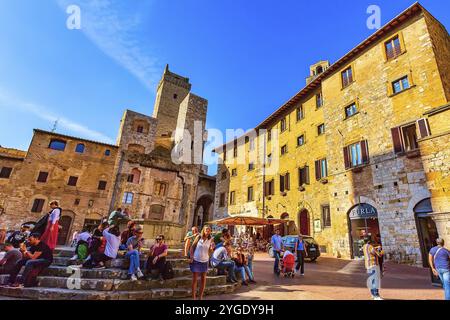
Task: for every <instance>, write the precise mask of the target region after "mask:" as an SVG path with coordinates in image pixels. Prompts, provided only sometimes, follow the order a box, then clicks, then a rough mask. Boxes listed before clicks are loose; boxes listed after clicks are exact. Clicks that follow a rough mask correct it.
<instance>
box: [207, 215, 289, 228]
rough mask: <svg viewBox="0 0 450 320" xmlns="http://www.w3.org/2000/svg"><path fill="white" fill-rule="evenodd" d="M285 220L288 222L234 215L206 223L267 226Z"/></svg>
mask: <svg viewBox="0 0 450 320" xmlns="http://www.w3.org/2000/svg"><path fill="white" fill-rule="evenodd" d="M285 222H288V220H284V219H265V218H258V217H244V216H236V217H227V218H224V219H220V220H214V221H210V222H207V224H217V225H229V226H267V225H271V224H281V223H285Z"/></svg>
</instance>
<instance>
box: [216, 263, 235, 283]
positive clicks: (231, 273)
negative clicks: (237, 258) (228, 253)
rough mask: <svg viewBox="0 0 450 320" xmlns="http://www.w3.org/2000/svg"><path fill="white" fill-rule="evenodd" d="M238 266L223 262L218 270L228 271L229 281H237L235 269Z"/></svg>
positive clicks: (218, 266)
mask: <svg viewBox="0 0 450 320" xmlns="http://www.w3.org/2000/svg"><path fill="white" fill-rule="evenodd" d="M235 267H236V264H235V263H234V261H221V262H220V263H219V264H218V265H217V266H216V268H217V269H219V270H227V273H228V274H227V278H228V280H236V275H235V274H234V268H235Z"/></svg>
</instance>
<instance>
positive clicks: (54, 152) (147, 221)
mask: <svg viewBox="0 0 450 320" xmlns="http://www.w3.org/2000/svg"><path fill="white" fill-rule="evenodd" d="M190 90H191V84H190V83H189V79H187V78H184V77H181V76H179V75H177V74H175V73H173V72H171V71H170V70H169V68H168V66H166V69H165V70H164V73H163V76H162V79H161V81H160V82H159V85H158V89H157V95H156V101H155V106H154V114H153V116H148V115H144V114H140V113H137V112H134V111H131V110H126V111H125V112H124V115H123V117H122V120H121V124H120V129H119V134H118V138H117V143H116V145H109V144H104V143H100V142H95V141H89V140H86V139H82V138H76V137H71V136H67V135H62V134H59V133H54V132H46V131H42V130H34V135H33V139H32V141H31V144H30V147H29V149H28V150H27V151H20V150H14V149H6V148H1V149H0V169H1V173H0V229H1V228H5V229H14V228H18V226H19V225H20V224H21V223H24V222H27V221H36V219H38V218H39V217H40V216H42V214H43V212H45V211H46V210H48V209H47V206H48V203H49V201H50V200H53V199H56V200H59V201H60V203H61V207H62V208H63V216H62V218H61V220H60V223H61V225H62V230H61V232H60V239H59V243H60V244H63V243H67V241H68V239H69V238H70V235H71V233H72V232H73V231H74V230H80V229H82V228H83V227H92V226H95V225H96V224H98V223H99V222H100V220H101V218H102V217H105V216H107V215H108V214H109V212H110V211H111V210H113V209H114V208H118V207H121V208H122V209H125V208H128V209H129V212H130V213H131V216H132V217H133V218H134V219H137V220H139V221H140V223H141V224H142V225H143V226H144V233H145V237H146V238H148V239H150V238H153V237H154V236H155V235H157V234H159V233H162V234H165V236H166V239H167V240H168V241H169V242H172V243H174V242H175V243H176V242H178V241H180V240H181V239H182V238H183V236H184V233H185V230H186V228H188V227H191V226H192V225H193V223H194V221H195V223H197V222H199V220H198V217H197V216H195V217H194V215H196V214H198V211H199V209H200V208H202V209H203V208H205V212H207V213H206V217H205V219H207V220H210V219H211V218H212V212H211V209H210V208H209V207H206V205H205V204H204V202H205V196H208V194H209V199H211V203H212V198H213V194H214V186H213V187H212V189H211V180H213V182H215V179H214V178H212V177H210V176H208V175H207V174H206V172H205V168H204V167H203V165H202V154H203V138H204V137H205V135H204V131H205V122H206V112H207V100H205V99H203V98H200V97H198V96H196V95H194V94H193V93H191V92H190ZM195 128H197V131H199V132H195V131H196V130H195ZM185 132H189V134H186V133H185ZM194 134H197V135H196V136H194ZM176 144H178V148H176ZM184 145H187V146H189V150H184V154H190V155H192V157H191V159H194V158H197V160H198V161H197V162H195V163H194V162H193V161H188V160H189V159H186V158H182V160H183V161H179V158H180V157H179V154H177V153H176V152H174V150H180V149H182V147H179V146H184ZM205 184H206V185H207V186H209V189H208V188H206V189H205V188H204V187H203V186H204V185H205ZM199 186H200V187H199ZM199 188H200V189H201V190H200V193H199V194H198V197H197V193H198V191H197V190H198V189H199ZM205 219H203V220H201V222H202V223H203V222H204V221H205Z"/></svg>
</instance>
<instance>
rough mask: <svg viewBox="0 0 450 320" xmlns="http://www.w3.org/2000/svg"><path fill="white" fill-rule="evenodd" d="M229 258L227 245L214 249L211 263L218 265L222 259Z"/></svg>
mask: <svg viewBox="0 0 450 320" xmlns="http://www.w3.org/2000/svg"><path fill="white" fill-rule="evenodd" d="M227 259H228V252H227V249H226V248H225V247H220V248H219V249H216V250H214V253H213V255H212V257H211V264H212V265H213V266H214V267H216V266H217V265H218V264H219V263H221V262H222V261H225V260H227Z"/></svg>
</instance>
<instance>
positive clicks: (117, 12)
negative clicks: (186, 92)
mask: <svg viewBox="0 0 450 320" xmlns="http://www.w3.org/2000/svg"><path fill="white" fill-rule="evenodd" d="M56 1H57V3H58V5H59V6H60V7H61V8H62V9H63V10H64V12H66V9H67V7H68V6H69V5H71V4H76V5H78V6H79V7H80V9H81V31H82V32H84V34H85V35H86V36H87V37H88V38H89V39H90V40H91V41H92V42H93V43H94V44H95V45H96V46H97V47H98V48H99V49H100V50H102V51H103V53H105V54H106V55H108V56H109V57H111V58H112V59H114V60H115V61H116V62H117V63H118V64H119V65H121V66H122V67H124V68H125V69H126V70H128V71H129V72H130V73H131V74H132V75H134V76H135V77H136V78H137V79H138V80H139V81H140V82H141V83H142V84H143V85H144V86H145V87H146V88H148V89H149V90H152V91H153V90H154V87H155V85H156V83H157V82H158V80H159V76H160V72H161V70H160V68H159V64H158V61H157V59H156V58H155V57H153V56H151V54H150V53H149V52H145V51H146V50H145V49H143V48H145V43H142V42H140V41H139V40H138V35H139V32H140V31H142V30H139V27H140V26H141V25H142V23H141V22H142V19H143V18H144V16H143V15H145V13H146V11H147V10H142V8H143V7H142V5H143V4H144V5H145V6H144V8H146V9H148V4H151V1H145V2H140V3H139V4H140V5H141V6H138V5H137V4H135V3H134V4H133V5H130V3H129V2H128V1H111V0H77V1H73V0H56ZM132 10H135V11H132Z"/></svg>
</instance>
